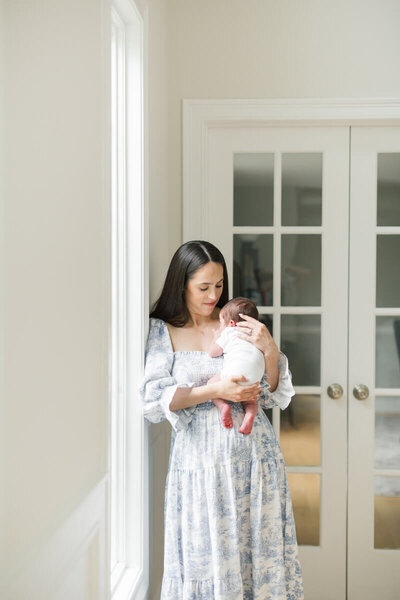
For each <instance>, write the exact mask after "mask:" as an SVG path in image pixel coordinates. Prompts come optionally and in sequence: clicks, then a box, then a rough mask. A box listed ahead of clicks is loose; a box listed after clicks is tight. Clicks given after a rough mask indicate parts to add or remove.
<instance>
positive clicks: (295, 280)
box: [281, 234, 321, 306]
mask: <svg viewBox="0 0 400 600" xmlns="http://www.w3.org/2000/svg"><path fill="white" fill-rule="evenodd" d="M281 276H282V284H281V304H282V306H320V305H321V235H320V234H311V235H308V234H293V235H292V234H285V235H282V266H281Z"/></svg>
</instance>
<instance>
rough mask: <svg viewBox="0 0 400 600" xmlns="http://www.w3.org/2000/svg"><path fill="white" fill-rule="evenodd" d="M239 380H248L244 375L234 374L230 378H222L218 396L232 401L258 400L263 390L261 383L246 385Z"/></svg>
mask: <svg viewBox="0 0 400 600" xmlns="http://www.w3.org/2000/svg"><path fill="white" fill-rule="evenodd" d="M237 381H248V379H246V377H245V376H244V375H240V376H232V377H230V378H229V379H222V380H221V381H220V382H219V386H218V387H219V392H218V398H224V400H230V401H231V402H245V401H248V400H257V398H258V394H259V393H260V392H261V387H260V384H259V383H258V382H257V383H253V385H249V386H245V385H239V383H236V382H237Z"/></svg>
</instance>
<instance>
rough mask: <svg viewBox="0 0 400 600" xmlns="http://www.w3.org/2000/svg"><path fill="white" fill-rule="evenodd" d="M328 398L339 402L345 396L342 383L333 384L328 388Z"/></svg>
mask: <svg viewBox="0 0 400 600" xmlns="http://www.w3.org/2000/svg"><path fill="white" fill-rule="evenodd" d="M328 396H329V397H330V398H333V399H334V400H337V399H338V398H341V397H342V396H343V388H342V386H341V385H340V383H332V384H331V385H330V386H328Z"/></svg>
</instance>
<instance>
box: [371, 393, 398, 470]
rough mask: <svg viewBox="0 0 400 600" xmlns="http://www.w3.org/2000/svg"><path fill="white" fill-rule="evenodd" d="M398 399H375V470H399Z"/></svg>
mask: <svg viewBox="0 0 400 600" xmlns="http://www.w3.org/2000/svg"><path fill="white" fill-rule="evenodd" d="M399 441H400V397H399V396H396V397H389V396H377V397H376V398H375V448H374V456H375V469H400V443H399Z"/></svg>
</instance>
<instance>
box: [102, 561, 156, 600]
mask: <svg viewBox="0 0 400 600" xmlns="http://www.w3.org/2000/svg"><path fill="white" fill-rule="evenodd" d="M146 590H147V585H146V581H145V578H144V574H143V570H141V569H130V568H128V567H127V566H126V565H124V564H123V563H117V564H116V565H115V567H114V569H113V572H112V574H111V600H145V598H146Z"/></svg>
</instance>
